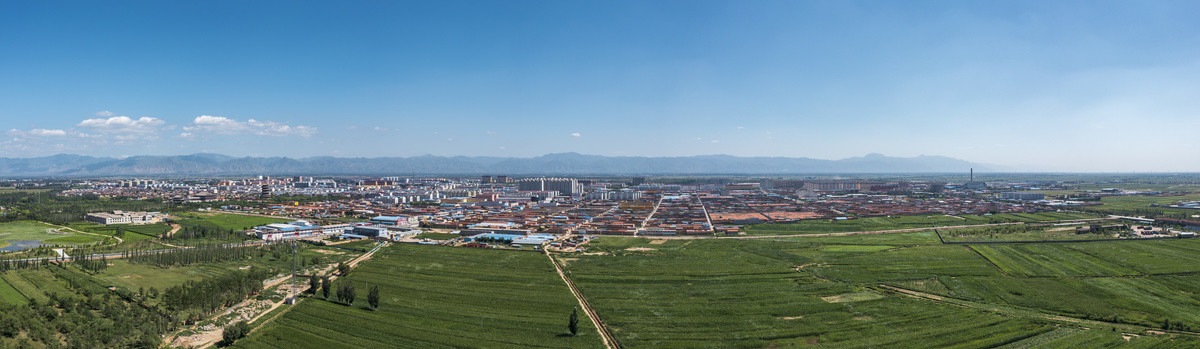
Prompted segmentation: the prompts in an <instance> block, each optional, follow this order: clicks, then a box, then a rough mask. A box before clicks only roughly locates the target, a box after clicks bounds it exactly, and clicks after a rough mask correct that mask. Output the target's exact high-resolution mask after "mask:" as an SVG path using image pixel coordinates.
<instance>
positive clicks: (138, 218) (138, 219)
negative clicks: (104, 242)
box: [84, 211, 167, 225]
mask: <svg viewBox="0 0 1200 349" xmlns="http://www.w3.org/2000/svg"><path fill="white" fill-rule="evenodd" d="M166 218H167V215H166V214H163V213H159V212H125V211H113V212H112V213H107V212H98V213H88V214H87V216H85V217H84V219H85V220H87V221H88V222H92V223H97V224H106V225H107V224H153V223H158V222H162V221H163V219H166Z"/></svg>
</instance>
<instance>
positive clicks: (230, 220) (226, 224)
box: [177, 212, 287, 230]
mask: <svg viewBox="0 0 1200 349" xmlns="http://www.w3.org/2000/svg"><path fill="white" fill-rule="evenodd" d="M177 215H178V216H179V217H180V219H179V220H178V223H179V224H182V225H197V226H202V227H209V228H218V229H225V230H245V229H248V228H253V227H256V226H260V225H266V224H271V223H282V222H286V221H287V220H285V219H279V218H270V217H259V216H247V215H240V214H232V213H195V212H188V213H180V214H177Z"/></svg>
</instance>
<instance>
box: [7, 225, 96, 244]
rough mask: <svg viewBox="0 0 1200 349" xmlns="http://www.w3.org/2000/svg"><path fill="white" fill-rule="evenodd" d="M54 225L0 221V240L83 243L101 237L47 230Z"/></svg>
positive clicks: (94, 240) (88, 242)
mask: <svg viewBox="0 0 1200 349" xmlns="http://www.w3.org/2000/svg"><path fill="white" fill-rule="evenodd" d="M50 229H54V227H52V226H49V225H46V224H42V223H39V222H31V221H17V222H5V223H0V240H4V241H41V242H42V243H45V244H57V245H85V244H91V243H95V242H98V241H101V240H102V239H101V238H100V237H96V236H91V235H82V234H75V233H69V232H64V233H63V234H50V233H48V232H47V231H48V230H50Z"/></svg>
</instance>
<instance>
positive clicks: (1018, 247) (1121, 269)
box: [970, 241, 1140, 276]
mask: <svg viewBox="0 0 1200 349" xmlns="http://www.w3.org/2000/svg"><path fill="white" fill-rule="evenodd" d="M1120 243H1128V242H1125V241H1121V242H1113V243H1109V244H1108V247H1109V248H1115V247H1116V246H1114V245H1116V244H1120ZM1067 245H1068V244H990V245H973V246H971V247H970V248H971V249H973V250H975V251H976V252H979V254H980V255H982V256H984V257H985V258H987V259H988V260H990V261H991V262H992V263H993V264H995V265H996V267H998V268H1000V270H1002V271H1004V272H1005V273H1006V274H1009V275H1016V276H1121V275H1138V274H1140V273H1139V272H1138V271H1136V270H1133V269H1131V268H1129V267H1126V266H1122V265H1119V264H1115V263H1113V262H1109V261H1105V260H1102V259H1097V258H1094V257H1092V256H1089V255H1087V254H1084V253H1082V252H1079V251H1078V250H1075V249H1072V248H1070V247H1068V246H1067Z"/></svg>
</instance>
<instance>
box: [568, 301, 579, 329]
mask: <svg viewBox="0 0 1200 349" xmlns="http://www.w3.org/2000/svg"><path fill="white" fill-rule="evenodd" d="M567 329H568V330H571V335H572V336H574V335H575V334H577V333H579V308H578V307H576V308H575V310H572V311H571V317H570V318H568V319H567Z"/></svg>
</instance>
